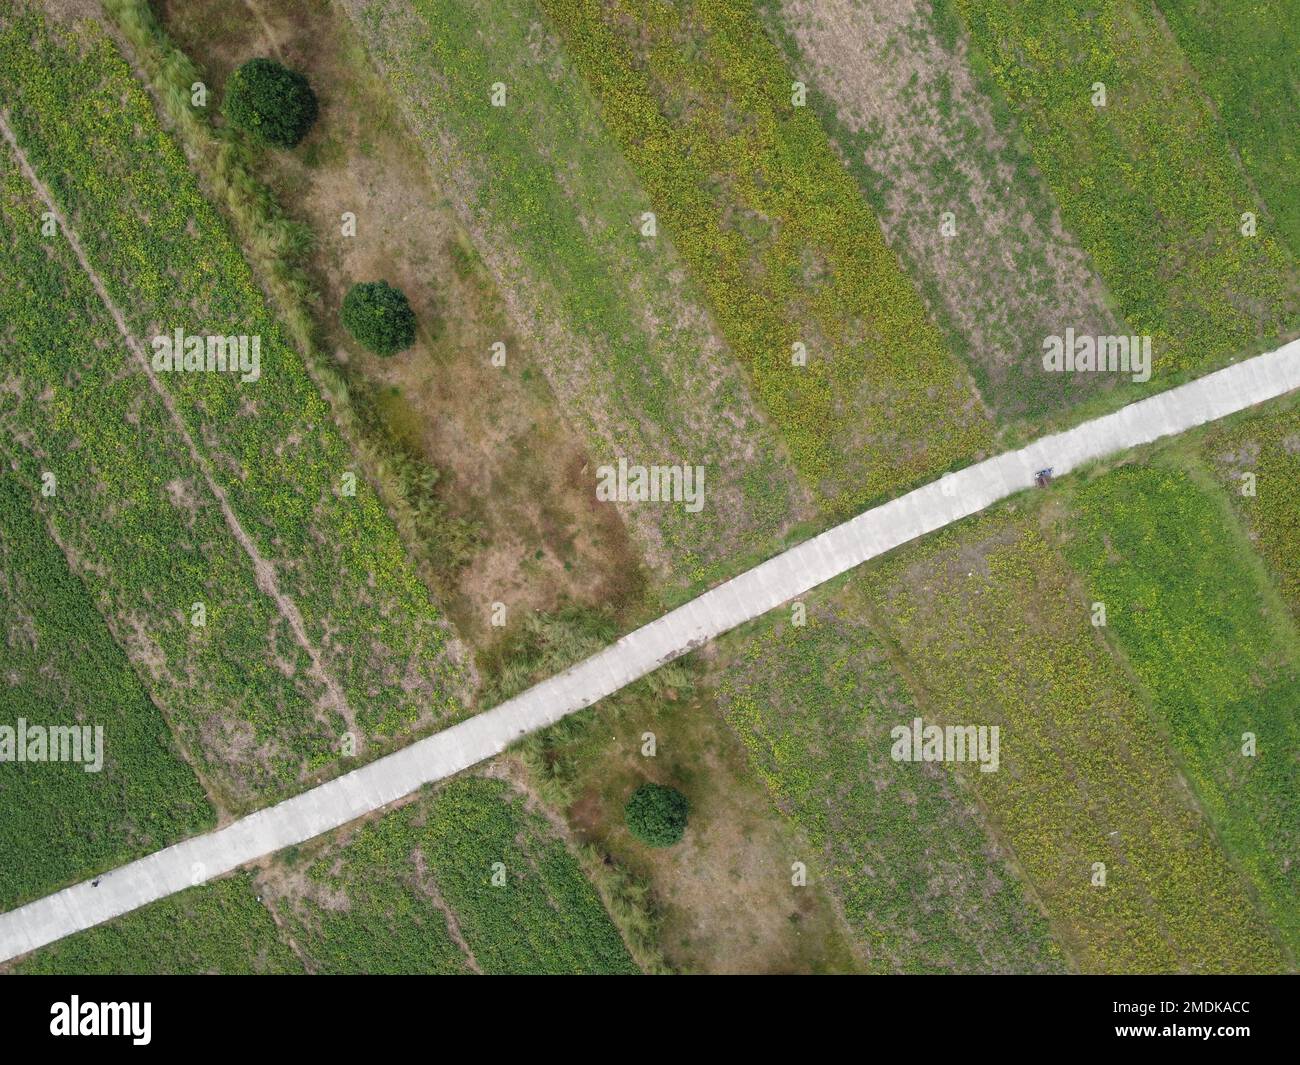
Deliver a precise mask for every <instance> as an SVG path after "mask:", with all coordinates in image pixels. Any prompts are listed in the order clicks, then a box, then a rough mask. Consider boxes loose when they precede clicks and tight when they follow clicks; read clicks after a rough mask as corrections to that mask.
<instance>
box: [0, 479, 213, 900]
mask: <svg viewBox="0 0 1300 1065" xmlns="http://www.w3.org/2000/svg"><path fill="white" fill-rule="evenodd" d="M32 494H33V496H34V495H35V494H36V493H35V492H33V493H32ZM0 638H3V640H4V644H3V649H4V665H5V669H4V683H3V688H0V699H2V700H3V705H4V710H3V713H0V726H7V727H9V728H12V729H15V730H17V728H18V722H19V721H24V722H26V723H27V724H29V725H33V726H37V727H40V728H50V727H52V726H53V727H58V726H63V727H69V726H70V727H74V728H78V729H80V728H82V727H86V728H89V729H92V730H93V729H96V728H98V729H100V730H101V731H100V732H99V734H98V740H96V739H95V733H94V732H93V731H92V732H91V733H90V734H89V737H87V736H86V735H85V734H84V733H79V735H78V739H79V742H78V743H77V744H76V746H74V747H73V748H72V750H73V753H76V754H78V755H79V756H80V757H81V759H82V761H81V763H80V764H78V763H62V764H50V763H29V764H25V765H15V766H6V767H5V773H4V775H3V776H0V853H3V854H4V855H5V861H4V862H3V863H0V906H3V907H4V908H5V909H10V908H12V907H13V906H15V905H17V904H19V903H21V902H26V901H28V900H29V899H33V898H36V897H38V896H40V895H45V894H48V893H49V892H50V891H53V890H55V889H56V888H59V887H62V886H63V885H64V884H65V883H68V882H70V881H73V880H80V879H83V878H84V877H86V876H88V875H90V874H92V873H95V872H99V871H100V870H103V869H108V868H111V867H112V866H115V865H120V864H121V863H122V862H124V861H127V860H128V859H130V858H135V857H138V856H140V855H141V854H146V853H148V852H149V851H151V850H156V849H157V848H159V847H162V846H165V845H167V844H169V843H172V842H175V841H176V840H177V839H180V838H182V837H184V836H188V835H192V834H193V833H195V832H199V831H202V830H203V829H206V828H208V827H210V826H211V823H212V820H213V817H212V811H211V809H210V808H209V806H208V804H207V802H206V800H205V799H204V795H203V789H202V788H201V787H200V786H199V783H198V781H197V780H196V779H195V777H194V774H193V773H192V772H191V771H190V769H189V767H188V766H187V765H186V764H185V761H184V759H183V758H182V757H181V755H180V752H179V751H178V750H176V746H175V743H174V741H173V740H172V738H171V734H170V732H169V731H168V728H167V723H166V721H165V720H164V719H163V716H162V714H160V713H159V712H158V709H157V708H156V707H155V706H153V705H152V704H151V703H150V702H149V696H148V695H147V694H146V692H145V690H144V689H143V688H142V687H141V685H140V683H139V681H138V680H137V679H136V677H135V675H134V674H133V673H132V672H131V667H130V664H129V663H128V662H127V660H126V656H125V655H124V654H123V653H122V651H121V650H120V649H119V648H118V646H117V645H116V644H115V643H114V642H113V638H112V636H111V635H109V632H108V630H107V628H106V627H105V625H104V622H103V619H102V618H101V617H100V615H99V613H98V611H96V609H95V604H94V601H93V600H92V599H91V598H90V596H89V594H88V592H87V590H86V588H85V587H84V586H83V585H82V583H81V581H80V580H79V579H78V578H77V577H76V576H75V575H73V574H72V573H71V572H70V571H69V569H68V565H67V562H66V560H65V559H64V557H63V555H62V554H61V552H60V551H59V549H58V547H57V545H56V544H55V543H54V541H53V540H52V539H51V538H50V536H49V534H48V533H47V531H46V529H45V526H44V524H43V522H42V520H41V517H40V515H39V514H38V513H37V512H36V511H35V510H34V509H33V500H32V499H30V498H24V494H23V493H22V492H21V491H20V490H19V488H18V486H17V485H16V484H15V483H14V481H13V480H11V479H10V478H9V477H7V476H6V477H5V478H4V479H3V480H0ZM86 738H90V739H91V741H92V744H93V747H94V750H93V751H92V750H90V749H88V747H87V745H86V743H85V740H86ZM15 742H16V743H21V742H22V741H21V740H17V739H15ZM96 763H98V767H97V768H96ZM88 769H89V770H93V771H87V770H88Z"/></svg>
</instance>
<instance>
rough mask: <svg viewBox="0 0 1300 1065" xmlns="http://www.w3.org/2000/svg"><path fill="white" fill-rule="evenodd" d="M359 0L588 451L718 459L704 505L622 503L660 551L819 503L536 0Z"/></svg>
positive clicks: (671, 555)
mask: <svg viewBox="0 0 1300 1065" xmlns="http://www.w3.org/2000/svg"><path fill="white" fill-rule="evenodd" d="M344 6H345V7H346V8H347V10H348V11H349V13H350V14H351V16H352V18H353V21H354V23H355V26H356V29H357V31H358V33H359V34H360V36H361V38H362V40H364V41H365V43H366V45H367V47H368V48H369V51H370V54H371V56H372V57H373V58H374V60H375V61H376V63H377V64H378V65H379V67H380V68H381V69H382V70H383V71H385V72H386V75H387V78H388V81H389V83H390V85H391V86H392V88H393V91H394V94H395V95H396V96H397V97H398V99H399V102H400V103H401V105H402V108H403V111H404V113H405V115H406V118H407V122H408V125H409V126H410V128H411V130H412V132H413V134H414V136H415V138H416V140H417V142H418V143H419V144H420V145H421V147H422V148H423V149H424V150H425V151H426V153H428V155H429V158H430V163H431V168H432V170H433V171H434V173H435V175H436V176H438V177H439V178H440V180H442V181H443V183H444V184H445V185H446V186H447V189H448V195H449V198H450V199H451V200H452V203H453V205H454V206H455V207H456V209H457V211H458V214H459V217H460V218H461V219H462V222H463V224H464V226H465V228H466V230H467V231H468V232H469V233H470V235H471V237H472V239H473V240H474V244H475V247H476V248H477V249H478V251H479V253H480V254H481V255H482V256H483V259H484V261H485V262H486V263H487V265H488V267H489V269H490V270H491V271H492V273H493V274H494V276H496V277H497V278H498V279H499V281H500V283H501V284H502V286H503V288H504V289H505V290H506V291H508V292H509V293H510V296H509V297H508V306H509V309H510V311H511V314H512V317H513V318H514V319H515V320H516V321H518V322H519V326H518V328H519V329H520V331H526V332H527V333H528V334H529V335H531V336H534V337H535V338H536V342H535V350H536V351H537V352H538V358H539V359H540V360H541V361H542V368H543V369H544V371H545V373H546V375H547V378H548V380H549V381H550V384H551V387H552V389H553V391H554V392H555V394H556V396H557V398H558V401H559V403H560V404H561V409H562V410H563V412H564V414H565V416H566V418H568V419H569V420H570V422H571V424H573V425H574V427H575V429H576V431H578V432H580V433H581V434H582V436H583V437H584V438H585V440H586V441H587V450H588V452H589V453H590V455H591V457H592V460H593V461H595V462H596V463H597V464H600V465H605V464H612V463H616V462H617V460H618V459H619V458H620V457H626V458H627V459H628V461H629V462H630V463H639V464H646V465H649V464H664V465H677V464H684V465H703V466H704V467H705V471H706V485H707V488H706V492H707V497H706V498H707V503H706V505H705V506H704V508H703V509H702V510H701V511H699V512H698V513H686V512H685V511H684V510H683V509H682V508H681V507H680V506H663V507H645V506H640V507H638V506H629V507H623V508H621V509H622V512H623V514H624V519H625V520H626V521H627V522H628V523H629V525H630V527H631V528H632V531H633V533H634V535H635V536H636V538H637V540H638V542H639V544H640V545H641V547H642V550H643V552H644V554H645V557H646V560H647V562H648V563H649V564H650V565H651V566H652V568H654V569H655V570H656V572H657V573H658V574H659V575H660V576H661V577H665V578H667V580H668V582H669V584H673V583H678V584H681V583H684V584H692V583H697V582H701V581H704V580H705V579H707V578H708V577H709V576H711V575H716V574H717V573H719V572H721V571H723V570H730V569H731V568H732V565H733V563H732V562H730V561H724V560H725V559H726V558H727V556H728V555H730V554H734V553H737V552H739V553H741V554H743V555H748V554H751V553H753V552H756V551H759V550H761V549H762V548H764V547H766V546H767V545H770V544H771V543H772V542H774V541H775V540H777V539H779V538H780V537H781V536H782V535H783V534H784V532H785V531H786V530H787V529H789V528H790V527H791V526H792V525H793V524H794V523H795V522H796V521H798V520H800V519H802V518H805V517H807V516H808V515H809V510H808V506H807V503H806V501H805V499H804V496H805V492H804V490H803V489H802V488H801V487H800V486H799V485H798V483H797V480H796V478H795V476H794V473H793V471H792V469H791V468H790V466H789V463H788V461H787V460H786V459H785V458H784V457H783V452H782V449H781V447H780V445H779V443H778V441H777V439H776V437H775V436H774V435H773V433H772V432H771V430H770V429H768V428H767V426H766V425H765V423H764V419H763V418H762V416H761V415H760V413H759V412H758V410H757V409H756V407H755V405H754V403H753V401H752V400H751V399H750V396H749V389H748V387H747V385H746V383H745V381H744V377H743V374H742V373H741V372H740V371H739V369H738V368H736V367H735V366H734V365H733V363H732V361H731V359H730V357H729V355H728V353H727V352H726V351H725V350H724V349H723V347H722V344H721V341H720V340H719V338H718V336H717V333H716V329H715V327H714V325H713V323H712V321H711V320H710V318H709V315H708V314H707V313H706V312H705V311H704V309H703V308H702V306H701V305H700V302H699V300H698V298H697V297H696V295H695V290H694V288H693V286H692V285H691V284H690V282H689V280H688V279H687V278H686V277H685V274H684V267H683V264H682V262H681V261H680V259H679V258H678V257H677V255H676V254H675V253H674V251H673V247H672V245H671V244H670V242H669V239H668V236H667V235H666V234H665V233H664V231H663V229H662V228H661V229H660V230H659V234H660V235H659V236H657V237H655V238H647V237H643V236H642V235H641V229H642V227H643V225H644V221H643V215H644V214H645V213H646V212H649V211H652V210H657V209H658V208H657V207H656V205H654V204H653V203H652V202H651V201H650V199H649V198H648V197H647V195H646V193H645V191H644V190H643V189H642V187H641V186H640V184H639V183H638V182H637V180H636V176H635V174H634V173H633V172H632V171H631V170H630V169H629V167H628V165H627V163H626V162H625V161H624V160H623V158H622V157H621V156H620V155H619V152H618V147H617V145H616V143H614V142H613V140H612V139H611V137H610V136H609V134H608V133H606V132H605V130H604V128H603V126H602V124H601V121H600V118H599V115H598V112H597V108H596V105H595V103H594V102H593V101H592V99H591V97H590V94H589V92H588V91H587V89H586V88H585V87H584V85H583V83H582V81H581V79H580V78H579V77H578V76H577V75H576V74H575V73H574V71H573V70H572V68H571V67H570V64H569V62H568V60H567V59H566V58H565V57H564V55H563V54H562V53H561V52H560V50H559V46H558V44H557V42H556V40H555V38H554V37H553V36H551V35H550V33H548V31H547V30H546V28H545V25H544V20H543V16H542V14H541V12H540V11H539V10H538V9H537V8H535V7H534V6H533V4H532V3H531V0H491V2H489V3H486V4H482V5H474V6H469V5H464V4H453V3H449V2H444V0H418V2H416V3H413V4H398V3H395V2H389V0H381V2H379V3H372V2H364V3H363V2H361V0H347V2H346V3H345V4H344ZM498 83H500V84H502V85H504V86H505V87H506V88H505V92H506V95H505V98H504V99H505V105H504V106H502V107H492V106H491V104H490V87H491V86H492V85H494V84H498ZM588 476H590V477H592V484H593V485H594V471H588Z"/></svg>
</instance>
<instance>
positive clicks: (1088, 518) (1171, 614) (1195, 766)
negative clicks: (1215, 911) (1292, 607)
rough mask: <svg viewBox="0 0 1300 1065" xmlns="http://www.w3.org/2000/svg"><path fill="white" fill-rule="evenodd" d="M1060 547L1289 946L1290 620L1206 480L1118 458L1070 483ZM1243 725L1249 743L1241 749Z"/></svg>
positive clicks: (1295, 809)
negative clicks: (1074, 486) (1112, 466)
mask: <svg viewBox="0 0 1300 1065" xmlns="http://www.w3.org/2000/svg"><path fill="white" fill-rule="evenodd" d="M1068 528H1069V533H1068V536H1069V540H1068V543H1067V547H1066V554H1067V556H1068V557H1069V558H1070V560H1071V561H1072V562H1073V563H1074V565H1075V566H1076V568H1077V569H1078V570H1079V571H1080V573H1082V574H1083V576H1084V583H1085V585H1086V587H1087V593H1088V596H1089V598H1090V600H1091V601H1096V602H1103V603H1105V604H1106V617H1107V621H1106V632H1107V633H1108V634H1109V635H1110V637H1111V638H1112V639H1113V640H1114V641H1115V643H1116V644H1117V645H1118V647H1120V648H1121V649H1122V651H1123V652H1124V654H1125V656H1126V657H1127V659H1128V661H1129V662H1130V663H1131V664H1132V667H1133V670H1134V672H1135V673H1136V674H1137V676H1138V678H1139V679H1140V680H1141V681H1142V683H1143V685H1144V686H1145V687H1146V689H1147V690H1148V691H1149V692H1150V694H1151V698H1152V701H1153V703H1154V705H1155V707H1156V709H1157V711H1158V712H1159V715H1160V717H1161V720H1162V723H1163V725H1164V728H1165V729H1166V730H1167V731H1168V734H1169V736H1170V738H1171V739H1172V741H1173V747H1174V750H1175V751H1176V752H1177V754H1178V756H1179V758H1180V759H1181V762H1182V764H1183V766H1184V767H1185V770H1186V772H1187V773H1188V775H1189V777H1190V779H1191V782H1192V784H1193V787H1194V788H1195V790H1196V794H1197V797H1198V799H1199V800H1200V802H1201V804H1202V806H1203V807H1204V808H1205V810H1206V812H1207V813H1208V814H1209V817H1210V819H1211V821H1212V822H1213V823H1214V825H1215V827H1216V829H1217V831H1218V834H1219V837H1220V839H1221V840H1222V841H1223V843H1224V845H1225V847H1226V848H1227V850H1228V852H1229V853H1230V854H1231V855H1232V856H1233V857H1234V858H1235V859H1236V861H1237V862H1238V863H1239V864H1240V866H1241V867H1242V868H1243V869H1245V870H1246V871H1247V873H1248V874H1249V875H1250V877H1251V879H1252V880H1253V881H1254V882H1255V887H1256V889H1257V890H1258V892H1259V894H1260V897H1261V898H1262V899H1263V901H1264V904H1265V909H1266V912H1267V913H1268V914H1269V916H1270V918H1271V920H1272V922H1273V924H1274V925H1275V926H1276V927H1277V928H1278V929H1279V930H1280V931H1281V932H1282V934H1283V936H1284V938H1285V940H1286V941H1287V943H1288V945H1289V948H1290V950H1291V951H1292V953H1293V954H1295V953H1300V913H1297V909H1296V899H1297V897H1300V869H1297V868H1296V867H1295V861H1294V856H1295V854H1296V850H1297V847H1300V765H1297V762H1296V757H1295V752H1296V750H1297V749H1300V721H1297V718H1296V712H1295V707H1296V700H1297V697H1298V696H1300V670H1298V669H1297V665H1298V661H1297V642H1296V631H1295V628H1294V626H1293V624H1292V623H1291V621H1290V618H1289V617H1288V615H1287V613H1286V611H1285V609H1284V608H1283V606H1282V605H1281V603H1280V602H1279V601H1278V597H1277V595H1276V593H1275V592H1274V591H1273V590H1272V588H1271V587H1270V586H1269V584H1268V582H1267V580H1266V578H1265V577H1264V574H1263V572H1262V570H1263V567H1261V566H1259V565H1258V563H1257V562H1256V561H1255V560H1254V559H1253V558H1252V557H1251V555H1250V554H1249V550H1248V542H1247V541H1246V539H1245V538H1244V537H1243V536H1242V535H1241V532H1240V531H1239V530H1238V529H1237V528H1236V527H1235V523H1234V522H1233V520H1232V517H1231V514H1230V513H1229V512H1228V511H1227V509H1226V507H1225V506H1224V504H1223V503H1222V501H1221V500H1220V499H1218V498H1216V494H1215V493H1214V491H1213V488H1212V487H1207V486H1203V485H1200V484H1198V483H1197V481H1196V479H1194V478H1193V476H1192V475H1190V474H1188V473H1186V472H1184V471H1182V470H1179V469H1171V468H1163V467H1141V466H1125V467H1122V468H1120V469H1118V470H1115V471H1113V472H1111V473H1108V474H1106V475H1105V476H1102V477H1098V478H1096V479H1095V480H1090V481H1088V482H1087V483H1085V484H1084V485H1081V486H1080V487H1079V490H1078V492H1077V493H1076V495H1075V498H1074V501H1073V507H1072V517H1071V520H1070V522H1069V523H1068ZM1248 732H1249V733H1252V734H1253V735H1254V736H1255V741H1256V744H1257V753H1256V754H1255V755H1254V756H1251V757H1247V756H1245V755H1244V754H1243V752H1242V745H1243V742H1244V741H1245V733H1248Z"/></svg>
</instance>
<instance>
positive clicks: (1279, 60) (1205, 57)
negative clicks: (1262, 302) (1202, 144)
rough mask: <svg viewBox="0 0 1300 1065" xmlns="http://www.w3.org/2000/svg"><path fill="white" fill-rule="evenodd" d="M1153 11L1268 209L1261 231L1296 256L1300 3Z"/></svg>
mask: <svg viewBox="0 0 1300 1065" xmlns="http://www.w3.org/2000/svg"><path fill="white" fill-rule="evenodd" d="M1156 6H1157V7H1158V8H1159V9H1160V13H1161V14H1162V15H1163V16H1164V17H1165V20H1166V21H1167V22H1168V23H1169V28H1170V30H1171V31H1172V32H1173V35H1174V38H1175V39H1176V40H1177V41H1178V45H1179V47H1180V48H1181V49H1182V50H1183V53H1184V54H1185V55H1186V56H1187V60H1188V62H1189V63H1191V65H1192V68H1193V69H1194V70H1195V71H1196V77H1197V78H1198V80H1199V81H1200V83H1201V88H1202V89H1203V90H1204V91H1205V92H1206V94H1207V95H1208V96H1209V98H1210V100H1211V101H1212V102H1213V103H1214V107H1215V109H1216V110H1217V111H1218V113H1219V116H1220V118H1221V119H1222V121H1223V125H1224V128H1225V129H1226V130H1227V131H1228V136H1230V137H1231V138H1232V140H1233V141H1234V142H1235V144H1236V145H1237V149H1238V152H1239V154H1240V157H1241V165H1242V166H1243V167H1244V168H1245V170H1246V173H1247V175H1249V177H1250V179H1251V181H1252V182H1253V183H1254V186H1255V188H1256V190H1257V191H1258V192H1259V195H1260V196H1262V197H1263V200H1264V204H1263V206H1264V207H1265V208H1266V211H1264V212H1259V211H1257V212H1256V213H1257V214H1263V215H1264V217H1265V223H1264V225H1265V229H1269V228H1274V227H1275V229H1276V232H1277V235H1278V239H1279V240H1281V241H1282V242H1283V243H1284V244H1286V245H1287V246H1288V247H1289V248H1290V249H1291V254H1292V255H1293V256H1295V257H1296V258H1300V191H1297V189H1296V182H1295V173H1296V168H1297V167H1298V166H1300V86H1297V84H1296V78H1295V63H1296V55H1297V54H1300V4H1298V3H1296V0H1268V2H1267V3H1258V2H1255V0H1157V3H1156ZM1270 215H1271V219H1270V217H1269V216H1270ZM1270 221H1271V223H1272V225H1271V226H1270Z"/></svg>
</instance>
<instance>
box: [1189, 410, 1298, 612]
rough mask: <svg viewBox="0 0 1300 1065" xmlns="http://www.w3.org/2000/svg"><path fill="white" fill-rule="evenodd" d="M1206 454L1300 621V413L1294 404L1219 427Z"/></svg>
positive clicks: (1210, 435)
mask: <svg viewBox="0 0 1300 1065" xmlns="http://www.w3.org/2000/svg"><path fill="white" fill-rule="evenodd" d="M1201 454H1202V455H1203V457H1204V458H1205V459H1206V461H1207V462H1209V463H1210V464H1211V465H1212V466H1213V468H1214V469H1215V471H1216V472H1218V473H1219V474H1220V475H1221V476H1222V478H1223V484H1224V488H1225V490H1226V491H1227V492H1228V494H1229V497H1230V498H1231V499H1232V502H1233V504H1234V505H1235V506H1236V509H1237V512H1238V514H1239V515H1240V516H1241V519H1242V520H1243V521H1244V522H1245V524H1246V526H1247V527H1248V529H1249V530H1250V541H1251V544H1252V546H1253V547H1254V549H1255V550H1256V551H1258V552H1259V554H1260V555H1262V556H1263V558H1264V559H1265V561H1266V562H1267V563H1268V565H1269V568H1270V570H1271V571H1272V573H1273V576H1274V579H1275V580H1276V581H1277V585H1278V588H1279V590H1280V591H1281V593H1282V598H1283V599H1284V600H1285V601H1286V604H1287V606H1288V608H1289V609H1290V610H1291V613H1292V616H1294V617H1295V618H1296V619H1297V620H1300V552H1297V551H1296V544H1297V543H1300V410H1297V408H1296V407H1295V406H1294V405H1293V404H1291V405H1288V406H1287V407H1286V408H1284V409H1282V410H1279V411H1276V412H1271V413H1268V414H1263V415H1258V416H1256V417H1253V418H1247V419H1243V420H1241V421H1239V422H1237V423H1236V424H1233V425H1230V426H1222V427H1216V428H1215V429H1212V430H1211V431H1209V432H1208V433H1207V434H1206V438H1205V441H1204V443H1203V444H1202V447H1201ZM1247 477H1249V478H1250V481H1249V482H1248V481H1247V480H1246V478H1247ZM1252 489H1253V491H1251V490H1252ZM1248 491H1251V494H1247V492H1248Z"/></svg>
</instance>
